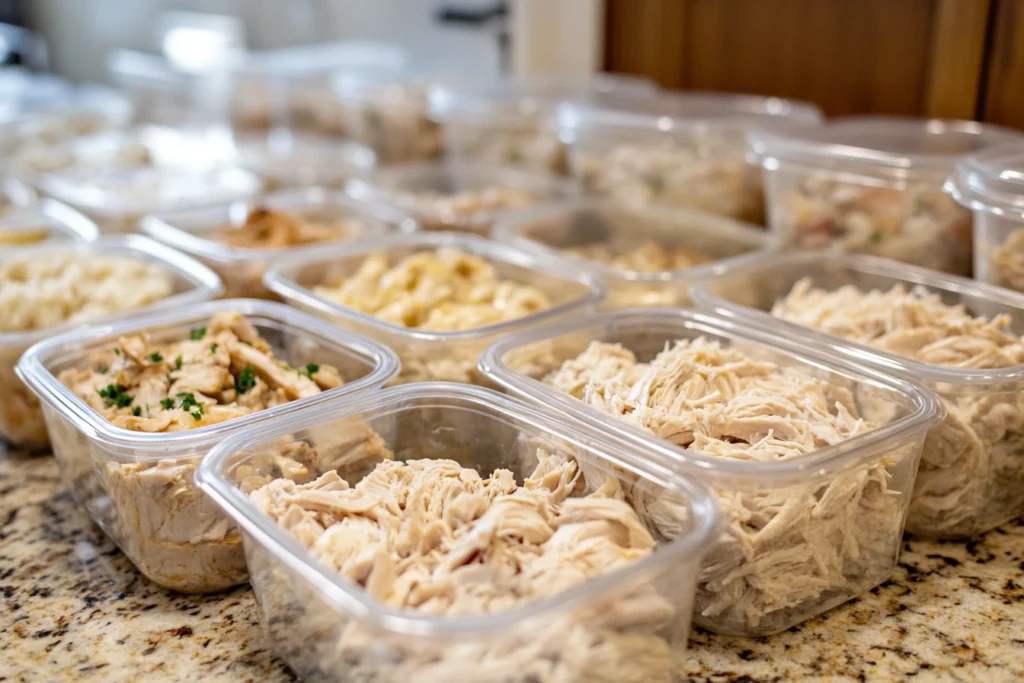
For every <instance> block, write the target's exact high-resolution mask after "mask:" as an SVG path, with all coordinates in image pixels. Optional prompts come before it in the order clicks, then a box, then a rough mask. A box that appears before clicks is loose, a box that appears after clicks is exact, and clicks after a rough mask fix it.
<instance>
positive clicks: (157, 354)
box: [149, 351, 164, 363]
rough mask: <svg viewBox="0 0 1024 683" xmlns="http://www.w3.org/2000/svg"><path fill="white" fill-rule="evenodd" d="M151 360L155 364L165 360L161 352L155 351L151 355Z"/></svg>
mask: <svg viewBox="0 0 1024 683" xmlns="http://www.w3.org/2000/svg"><path fill="white" fill-rule="evenodd" d="M149 359H150V360H151V361H153V362H154V363H159V362H160V361H162V360H163V359H164V357H163V356H161V355H160V352H159V351H154V352H153V353H151V354H149Z"/></svg>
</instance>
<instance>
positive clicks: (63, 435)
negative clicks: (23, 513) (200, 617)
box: [18, 299, 397, 593]
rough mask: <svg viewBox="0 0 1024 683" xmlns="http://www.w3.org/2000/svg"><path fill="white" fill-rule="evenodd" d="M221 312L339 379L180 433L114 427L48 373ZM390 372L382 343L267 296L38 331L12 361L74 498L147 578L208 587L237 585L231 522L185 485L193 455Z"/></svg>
mask: <svg viewBox="0 0 1024 683" xmlns="http://www.w3.org/2000/svg"><path fill="white" fill-rule="evenodd" d="M220 311H234V312H238V313H241V314H242V315H244V316H246V317H247V318H248V320H249V321H250V322H251V323H252V324H253V326H254V327H255V328H256V330H257V331H258V332H259V333H260V335H261V336H262V337H263V338H264V339H266V340H267V341H268V342H269V343H270V345H271V346H272V347H273V349H274V355H275V356H277V357H279V358H282V359H283V360H285V361H286V362H288V363H289V364H290V365H293V366H296V367H301V366H302V365H304V364H306V363H308V362H311V361H319V362H321V363H330V364H332V365H334V366H335V367H337V368H338V371H339V372H340V374H341V376H342V378H343V379H344V380H345V381H346V384H344V385H343V386H341V387H339V388H337V389H333V390H330V391H326V392H323V393H321V394H317V395H316V396H310V397H308V398H303V399H299V400H296V401H292V402H290V403H285V404H283V405H280V406H277V407H275V408H270V409H267V410H263V411H260V412H258V413H253V414H250V415H246V416H244V417H240V418H237V419H234V420H228V421H226V422H221V423H219V424H215V425H210V426H208V427H201V428H199V429H195V430H191V431H185V432H169V433H154V434H150V433H145V432H136V431H130V430H127V429H122V428H120V427H117V426H115V425H114V424H112V423H111V422H109V421H108V420H107V419H106V418H104V417H103V416H102V415H100V414H99V413H97V412H96V411H95V410H93V409H92V408H91V407H89V406H88V405H87V404H86V403H85V402H84V401H82V400H81V399H80V398H78V397H77V396H76V395H75V394H74V393H73V392H72V391H71V390H70V389H69V388H68V387H66V386H64V384H63V383H61V382H60V381H59V380H58V379H57V376H58V375H59V373H60V372H62V371H63V370H65V369H67V368H72V367H75V366H77V365H79V364H81V363H82V362H83V360H85V359H86V358H87V357H88V355H89V354H90V353H93V352H95V351H97V350H99V349H103V348H109V346H110V345H112V344H116V343H117V339H118V337H120V336H122V335H126V334H132V333H135V332H139V331H142V330H145V331H147V332H149V333H150V335H151V336H152V338H153V339H154V340H155V341H158V342H159V341H162V340H168V341H169V340H173V339H182V338H184V337H187V335H188V332H189V329H191V328H193V327H196V326H197V325H200V324H204V323H205V321H207V320H209V319H210V317H211V316H212V315H213V314H214V313H217V312H220ZM396 370H397V360H396V359H395V357H394V354H392V353H391V352H390V351H388V350H387V349H385V348H384V347H382V346H380V345H379V344H375V343H373V342H371V341H369V340H366V339H363V338H361V337H358V336H356V335H353V334H349V333H347V332H345V331H344V330H341V329H338V328H337V327H335V326H333V325H329V324H327V323H324V322H323V321H321V320H317V319H315V318H313V317H312V316H309V315H306V314H304V313H301V312H299V311H296V310H294V309H290V308H288V307H286V306H283V305H281V304H276V303H273V302H269V301H257V300H252V299H227V300H223V301H214V302H207V303H204V304H200V305H194V306H179V307H176V308H175V309H173V310H169V311H162V312H157V313H152V314H150V315H146V316H143V317H138V318H135V319H133V320H130V321H125V322H119V323H116V324H113V325H103V326H91V327H88V328H85V329H83V330H79V331H75V332H69V333H67V334H63V335H60V336H58V337H54V338H52V339H48V340H46V341H44V342H41V343H39V344H36V345H35V346H33V347H32V348H31V349H29V350H28V351H27V352H26V353H25V355H24V357H23V358H22V360H21V361H20V362H19V364H18V376H19V377H21V378H22V379H23V380H24V381H25V382H26V383H27V384H28V385H29V386H30V387H31V388H32V391H34V392H35V393H36V394H37V395H38V396H39V398H40V400H41V402H42V404H43V413H44V415H45V416H46V427H47V429H48V430H49V433H50V441H51V443H52V445H53V453H54V455H55V456H56V458H57V462H58V464H59V465H60V468H61V474H62V477H63V479H64V481H65V483H66V485H67V486H68V487H69V488H70V489H71V492H72V494H73V495H74V497H75V500H77V501H78V503H79V504H81V505H82V506H83V507H85V508H86V509H87V510H88V511H89V513H90V514H91V515H92V516H93V518H94V519H95V520H96V523H97V524H99V525H100V527H102V528H103V530H104V531H105V532H107V534H108V535H109V536H110V537H111V538H112V539H113V540H114V542H115V543H117V545H118V547H120V548H121V550H122V551H124V553H125V555H127V556H128V558H129V559H130V560H131V561H132V562H133V563H134V564H135V566H136V567H137V568H138V569H139V571H141V572H142V573H143V574H144V575H145V576H146V577H147V578H148V579H150V580H151V581H153V582H154V583H156V584H158V585H160V586H163V587H164V588H169V589H172V590H178V591H182V592H187V593H206V592H212V591H218V590H223V589H225V588H230V587H231V586H234V585H236V584H239V583H243V582H245V579H246V573H245V561H244V558H243V556H242V547H241V541H240V539H239V536H238V532H237V530H235V528H234V526H233V525H232V524H231V522H230V520H228V519H227V518H226V517H225V516H223V515H222V514H221V512H220V510H219V509H218V508H217V506H215V505H213V504H212V503H211V502H210V501H209V500H207V499H206V498H205V497H204V496H203V495H202V494H201V493H200V492H199V491H198V490H197V489H195V488H194V486H193V484H192V473H193V471H194V469H195V467H196V466H197V465H198V463H199V460H200V459H201V458H202V457H203V456H205V455H206V454H207V452H208V451H210V450H211V449H212V448H213V447H214V446H216V445H217V444H218V443H220V442H222V441H224V440H225V439H226V438H227V437H228V436H230V435H232V434H239V433H242V432H251V431H252V430H253V429H255V428H257V427H259V426H260V425H262V424H264V423H266V422H271V421H274V420H275V419H276V418H283V417H285V416H287V415H292V414H294V413H296V412H302V411H303V410H312V411H314V412H315V410H316V409H317V407H318V406H320V405H322V403H323V401H324V399H329V398H330V397H331V396H349V395H353V394H358V393H359V392H361V391H372V390H374V389H376V388H378V387H379V386H380V385H381V384H383V383H384V382H386V381H387V380H388V379H389V378H390V377H391V376H392V375H394V373H395V372H396Z"/></svg>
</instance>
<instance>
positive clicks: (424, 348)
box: [263, 232, 604, 384]
mask: <svg viewBox="0 0 1024 683" xmlns="http://www.w3.org/2000/svg"><path fill="white" fill-rule="evenodd" d="M441 248H451V249H458V250H461V251H464V252H467V253H470V254H474V255H476V256H478V257H480V258H482V259H484V260H486V261H487V262H488V263H490V264H491V265H492V266H494V268H495V269H496V270H497V272H498V276H499V277H500V278H502V279H507V280H512V281H514V282H519V283H523V284H528V285H532V286H533V287H537V288H538V289H540V290H541V291H543V292H544V293H545V294H546V295H547V297H548V298H549V299H550V301H551V302H552V304H553V306H552V307H551V308H549V309H547V310H545V311H542V312H540V313H536V314H534V315H530V316H526V317H524V318H519V319H516V320H509V321H506V322H502V323H498V324H492V325H486V326H484V327H478V328H475V329H469V330H461V331H454V332H446V331H432V330H421V329H410V328H406V327H401V326H399V325H395V324H392V323H389V322H385V321H383V320H380V319H378V318H375V317H373V316H371V315H367V314H365V313H361V312H359V311H356V310H354V309H351V308H348V307H345V306H342V305H340V304H336V303H333V302H331V301H329V300H328V299H326V298H324V297H321V296H318V295H317V294H315V293H314V292H313V288H314V287H315V286H316V285H319V284H321V283H323V282H325V281H327V280H328V279H332V278H336V277H339V276H341V277H345V276H349V275H351V274H353V273H354V272H355V271H356V270H357V269H358V268H359V266H360V265H361V264H362V262H363V261H364V259H366V257H367V256H369V255H371V254H375V253H383V254H384V255H385V256H386V258H387V262H388V265H389V266H393V265H395V264H396V263H398V262H399V261H401V260H402V259H404V258H406V257H408V256H410V255H412V254H416V253H420V252H424V251H434V250H437V249H441ZM263 281H264V284H266V285H267V287H268V288H270V290H271V291H273V292H274V293H276V294H278V295H280V296H281V297H283V298H284V300H285V301H287V302H288V303H290V304H292V305H294V306H297V307H299V308H301V309H304V310H307V311H310V312H313V313H316V314H317V315H320V316H323V317H325V318H327V319H329V320H332V321H334V322H337V323H338V324H340V325H342V326H343V327H345V328H347V329H351V330H354V331H356V332H359V333H360V334H364V335H366V336H368V337H370V338H371V339H376V340H377V341H379V342H381V343H383V344H385V345H387V346H388V347H390V348H391V349H392V350H394V351H395V352H396V353H397V354H398V357H399V358H400V359H401V360H402V369H401V372H400V374H399V376H398V378H397V381H398V382H402V383H405V382H422V381H428V380H446V381H457V382H471V383H477V384H479V383H482V382H483V381H484V380H483V377H481V376H480V374H479V373H478V372H477V367H476V366H477V360H478V358H479V356H480V353H481V352H483V350H484V349H486V348H487V346H488V345H489V344H491V343H493V342H494V341H495V340H496V339H499V338H501V337H503V336H504V335H506V334H509V333H510V332H512V331H514V330H521V329H525V328H528V327H533V326H534V325H537V324H539V323H541V322H544V321H547V320H552V319H555V318H559V317H561V316H565V315H569V314H573V313H587V312H589V311H592V310H594V309H595V308H596V307H597V305H598V304H599V303H600V302H601V300H602V298H603V297H604V286H603V285H602V284H601V283H600V282H599V281H598V280H597V279H596V278H595V277H594V276H592V275H591V274H590V273H588V272H586V271H585V270H583V269H581V268H579V267H577V266H575V265H573V264H572V263H570V262H566V261H562V260H558V259H553V258H550V257H547V256H544V255H537V254H530V253H528V252H524V251H522V250H520V249H516V248H514V247H509V246H506V245H503V244H499V243H498V242H492V241H491V240H487V239H483V238H481V237H477V236H475V235H465V234H460V233H446V232H426V233H416V234H411V235H385V236H382V237H375V238H368V239H365V240H358V241H355V242H350V243H348V244H340V245H337V246H333V247H324V248H323V249H320V250H318V251H317V253H315V254H310V255H306V256H304V257H302V258H300V259H294V260H288V261H282V262H280V263H277V264H275V265H274V266H273V267H271V269H270V270H268V271H267V274H266V276H264V279H263Z"/></svg>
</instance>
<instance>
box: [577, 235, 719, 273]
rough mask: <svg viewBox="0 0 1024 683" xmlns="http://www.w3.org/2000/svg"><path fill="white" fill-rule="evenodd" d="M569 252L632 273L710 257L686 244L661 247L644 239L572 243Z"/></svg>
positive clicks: (696, 262) (685, 265) (692, 263)
mask: <svg viewBox="0 0 1024 683" xmlns="http://www.w3.org/2000/svg"><path fill="white" fill-rule="evenodd" d="M567 251H568V252H569V253H571V254H573V255H575V256H579V257H580V258H584V259H588V260H590V261H597V262H598V263H603V264H604V265H607V266H611V267H612V268H617V269H619V270H628V271H631V272H634V273H660V272H664V271H671V270H683V269H685V268H693V267H694V266H699V265H700V264H702V263H708V262H709V261H711V257H710V256H708V255H707V254H702V253H700V252H697V251H694V250H693V249H687V248H686V247H664V246H662V245H660V244H658V243H657V242H653V241H650V240H648V241H646V242H641V243H639V244H635V243H630V244H628V245H626V244H623V245H616V244H608V243H606V242H600V243H596V244H588V245H586V246H582V247H573V248H571V249H568V250H567Z"/></svg>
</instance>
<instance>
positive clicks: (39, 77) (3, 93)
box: [0, 67, 73, 122]
mask: <svg viewBox="0 0 1024 683" xmlns="http://www.w3.org/2000/svg"><path fill="white" fill-rule="evenodd" d="M72 91H73V88H72V86H71V84H69V83H68V82H66V81H65V80H63V79H61V78H57V77H56V76H52V75H49V74H39V73H34V72H31V71H28V70H27V69H21V68H17V67H5V68H4V69H3V70H0V122H7V121H11V120H14V119H16V118H18V117H19V116H22V115H24V114H27V113H29V112H33V111H40V110H46V109H49V108H51V107H57V106H60V105H61V104H64V103H66V102H67V101H68V100H69V99H70V98H71V97H72Z"/></svg>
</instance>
